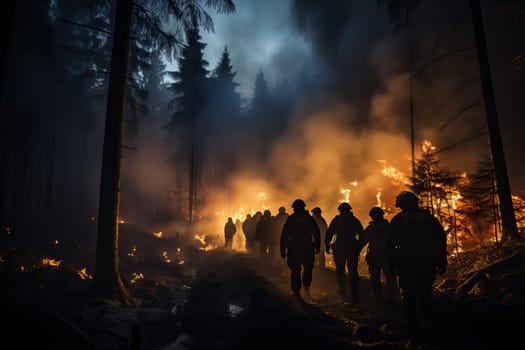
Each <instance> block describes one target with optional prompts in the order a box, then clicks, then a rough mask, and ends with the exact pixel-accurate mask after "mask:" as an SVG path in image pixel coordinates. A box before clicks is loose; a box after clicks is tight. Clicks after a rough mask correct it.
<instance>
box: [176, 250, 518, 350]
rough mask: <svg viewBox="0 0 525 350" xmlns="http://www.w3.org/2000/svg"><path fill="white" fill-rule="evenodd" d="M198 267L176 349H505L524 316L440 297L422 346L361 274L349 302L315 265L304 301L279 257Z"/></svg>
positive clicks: (219, 256)
mask: <svg viewBox="0 0 525 350" xmlns="http://www.w3.org/2000/svg"><path fill="white" fill-rule="evenodd" d="M197 270H198V271H199V272H198V275H197V276H196V277H197V278H196V281H195V283H194V284H193V286H192V291H191V293H190V295H189V299H188V301H187V303H186V306H185V307H184V311H183V312H182V313H183V316H182V322H181V326H182V329H183V332H182V335H181V337H179V338H178V339H177V341H176V343H177V344H178V345H177V346H179V347H174V348H177V349H178V348H181V347H180V346H181V344H182V345H183V346H187V347H186V348H192V349H195V348H203V349H204V348H205V349H234V348H239V349H248V348H250V349H263V348H264V349H268V348H285V347H286V348H298V349H321V348H329V349H343V348H344V349H348V348H352V349H361V348H366V349H500V348H505V349H511V348H521V345H518V344H522V343H521V340H522V338H523V337H522V336H521V334H519V332H518V333H511V329H512V328H508V327H509V326H512V324H513V323H514V325H516V324H519V320H520V317H522V315H525V313H522V312H521V311H522V310H520V311H519V312H515V311H516V310H514V311H510V309H509V308H505V307H504V306H502V305H497V306H496V305H493V304H491V303H490V302H481V301H477V302H474V301H473V300H472V299H469V300H461V298H459V297H458V296H446V295H439V296H438V298H437V303H438V319H437V323H438V326H439V329H438V336H437V339H436V342H435V343H432V344H429V343H421V342H418V341H414V340H413V339H410V338H409V336H408V334H407V332H406V322H405V318H404V314H403V312H402V309H401V305H400V302H399V300H398V299H397V300H396V301H394V302H387V301H382V302H378V301H376V300H375V299H373V298H372V297H371V294H370V286H369V281H368V279H366V278H364V279H363V280H362V282H361V285H360V290H361V300H360V302H359V303H358V304H357V305H352V304H350V303H349V302H347V301H344V300H342V299H341V298H340V297H339V296H337V295H336V294H335V291H336V290H337V289H336V282H335V272H334V271H331V270H324V269H323V270H321V269H319V268H316V269H314V278H313V284H312V287H311V298H310V299H307V298H305V299H304V301H300V300H297V298H295V297H294V296H293V295H292V294H291V291H290V288H289V270H288V268H287V267H286V265H285V263H284V261H283V260H280V261H279V262H278V263H277V266H276V267H275V268H272V269H263V268H262V266H261V265H260V264H259V262H258V260H257V259H256V258H255V257H253V256H250V255H247V254H240V253H234V252H225V251H221V250H218V251H214V252H209V254H207V255H206V257H205V258H204V259H203V260H202V263H201V264H200V266H199V267H198V268H197ZM500 333H501V335H499V334H500ZM509 335H510V338H509ZM518 340H520V341H518ZM190 344H191V346H190ZM173 345H174V344H173ZM182 348H184V347H182Z"/></svg>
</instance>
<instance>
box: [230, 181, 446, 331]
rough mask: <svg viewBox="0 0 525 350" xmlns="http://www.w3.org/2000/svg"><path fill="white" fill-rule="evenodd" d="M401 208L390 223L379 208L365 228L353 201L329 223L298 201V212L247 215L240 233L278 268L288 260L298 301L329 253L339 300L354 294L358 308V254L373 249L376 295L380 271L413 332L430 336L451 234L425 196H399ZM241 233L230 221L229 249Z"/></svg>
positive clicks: (368, 254)
mask: <svg viewBox="0 0 525 350" xmlns="http://www.w3.org/2000/svg"><path fill="white" fill-rule="evenodd" d="M395 206H396V207H398V208H399V209H400V210H401V211H400V212H399V213H398V214H396V215H395V216H394V217H393V218H392V220H391V221H390V222H388V220H386V219H385V218H384V214H385V213H384V211H383V210H382V209H381V208H380V207H373V208H372V209H371V210H370V211H369V216H370V218H371V221H370V222H369V223H368V225H367V226H366V227H363V225H362V224H361V222H360V221H359V219H358V218H357V217H356V216H354V214H353V212H352V207H351V206H350V204H349V203H347V202H343V203H341V204H339V206H338V208H337V209H338V211H339V214H338V215H336V216H335V217H334V218H333V219H332V220H331V221H330V224H329V225H327V222H326V221H325V220H324V218H323V217H322V216H321V213H322V211H321V209H320V208H319V207H315V208H313V209H312V210H311V214H310V212H309V211H307V210H306V207H307V206H306V203H305V202H304V201H303V200H302V199H296V200H295V201H294V202H293V203H292V209H293V213H292V214H288V213H286V210H285V208H284V207H281V208H279V213H278V214H277V215H275V216H272V215H271V212H270V210H265V211H264V212H263V213H261V212H258V213H256V214H255V215H253V216H251V215H250V214H248V215H247V217H246V220H245V221H244V222H243V223H242V230H243V231H244V234H245V236H246V248H247V249H248V251H249V252H256V250H257V245H258V246H259V253H260V254H259V255H260V257H261V262H262V263H263V264H264V265H265V266H272V265H275V264H276V261H277V259H278V257H279V255H280V257H281V258H282V259H286V262H287V265H288V267H289V269H290V283H291V289H292V291H293V294H294V295H295V296H297V297H298V298H301V293H300V290H301V289H302V290H303V295H304V296H306V297H308V298H310V292H309V287H310V286H311V284H312V272H313V268H314V265H316V266H319V267H323V268H324V267H325V259H324V258H325V252H326V253H327V254H333V260H334V263H335V270H336V271H335V275H336V280H337V286H338V292H339V295H340V296H341V297H343V298H347V297H348V296H349V297H350V300H351V302H352V303H357V302H358V301H359V280H360V277H359V273H358V262H359V256H360V254H361V251H362V250H363V249H364V248H365V247H367V248H366V259H365V260H366V262H367V264H368V270H369V273H370V282H371V286H372V291H373V293H374V295H375V297H377V298H378V299H381V290H382V283H381V272H382V273H383V275H384V277H385V282H386V290H387V295H388V296H389V297H390V298H393V297H395V296H396V295H397V292H398V290H399V289H400V291H401V296H402V303H403V307H404V309H405V312H406V317H407V321H408V324H409V327H410V329H411V330H412V331H414V332H417V331H418V329H420V328H421V327H422V329H424V330H425V331H431V330H432V329H433V324H432V321H433V319H434V317H433V314H434V302H433V283H434V281H435V278H436V275H437V274H438V273H440V274H442V273H444V272H445V271H446V267H447V252H446V233H445V231H444V229H443V226H442V225H441V224H440V222H439V221H438V220H437V219H436V218H435V217H434V216H432V215H431V214H430V212H429V211H428V210H425V209H422V208H420V207H419V198H418V197H417V196H416V195H415V194H414V193H412V192H409V191H403V192H401V193H400V194H399V195H398V196H397V197H396V203H395ZM235 232H236V229H235V225H234V224H233V221H232V220H231V218H229V219H228V222H227V223H226V225H225V228H224V233H225V240H226V246H227V247H230V248H231V240H232V237H233V235H234V234H235ZM228 242H229V243H228ZM279 253H280V254H279ZM278 254H279V255H278ZM316 256H319V258H318V259H316ZM398 286H399V288H398ZM347 287H349V288H347ZM348 293H349V294H348Z"/></svg>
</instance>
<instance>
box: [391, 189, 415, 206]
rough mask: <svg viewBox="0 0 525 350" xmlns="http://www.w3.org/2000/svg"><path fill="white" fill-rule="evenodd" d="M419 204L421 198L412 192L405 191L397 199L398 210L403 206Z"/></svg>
mask: <svg viewBox="0 0 525 350" xmlns="http://www.w3.org/2000/svg"><path fill="white" fill-rule="evenodd" d="M418 202H419V198H417V196H416V195H415V194H414V193H412V192H410V191H403V192H401V193H400V194H398V195H397V197H396V207H398V208H399V207H401V206H403V205H414V204H416V205H417V203H418Z"/></svg>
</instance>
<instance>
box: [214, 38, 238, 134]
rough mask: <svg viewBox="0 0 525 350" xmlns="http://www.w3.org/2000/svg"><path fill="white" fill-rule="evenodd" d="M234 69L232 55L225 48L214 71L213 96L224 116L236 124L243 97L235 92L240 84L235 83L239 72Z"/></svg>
mask: <svg viewBox="0 0 525 350" xmlns="http://www.w3.org/2000/svg"><path fill="white" fill-rule="evenodd" d="M232 69H233V67H232V65H231V60H230V53H229V52H228V48H227V47H224V51H223V52H222V56H221V59H220V61H219V64H218V65H217V68H215V71H214V77H215V81H214V84H215V85H214V90H213V95H214V96H215V100H216V105H217V107H218V108H219V110H220V111H221V113H222V114H223V116H224V117H226V118H231V120H232V121H234V122H236V121H237V118H238V117H239V114H240V108H241V97H240V95H239V93H238V92H237V91H235V90H236V88H237V87H238V86H239V84H238V83H236V82H235V81H234V79H235V75H236V74H237V72H233V71H232ZM221 119H222V118H221ZM226 124H229V123H226Z"/></svg>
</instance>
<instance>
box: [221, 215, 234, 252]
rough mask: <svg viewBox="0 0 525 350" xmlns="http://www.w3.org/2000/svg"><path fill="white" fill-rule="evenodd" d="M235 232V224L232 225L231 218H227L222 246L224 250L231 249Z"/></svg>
mask: <svg viewBox="0 0 525 350" xmlns="http://www.w3.org/2000/svg"><path fill="white" fill-rule="evenodd" d="M235 232H237V229H236V228H235V224H234V223H233V220H232V218H228V221H227V222H226V224H225V225H224V246H225V247H226V248H229V249H231V248H232V242H233V235H234V234H235Z"/></svg>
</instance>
